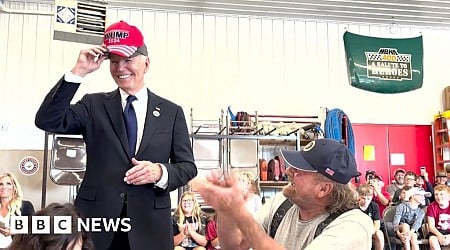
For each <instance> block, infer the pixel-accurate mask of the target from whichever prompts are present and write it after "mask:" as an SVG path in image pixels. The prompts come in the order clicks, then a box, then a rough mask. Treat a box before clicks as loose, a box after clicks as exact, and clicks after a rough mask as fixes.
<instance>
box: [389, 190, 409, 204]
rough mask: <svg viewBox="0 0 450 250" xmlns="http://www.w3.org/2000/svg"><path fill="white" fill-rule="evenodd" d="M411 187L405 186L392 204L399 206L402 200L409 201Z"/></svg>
mask: <svg viewBox="0 0 450 250" xmlns="http://www.w3.org/2000/svg"><path fill="white" fill-rule="evenodd" d="M410 189H411V187H410V186H404V187H403V188H402V189H401V191H400V195H399V196H398V200H397V202H392V203H391V205H392V206H397V205H398V204H400V203H402V202H407V201H408V198H409V195H408V192H409V190H410Z"/></svg>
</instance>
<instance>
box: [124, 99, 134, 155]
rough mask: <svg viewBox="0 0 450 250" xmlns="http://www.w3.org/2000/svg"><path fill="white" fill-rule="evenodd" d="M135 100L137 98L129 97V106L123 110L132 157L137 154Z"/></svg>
mask: <svg viewBox="0 0 450 250" xmlns="http://www.w3.org/2000/svg"><path fill="white" fill-rule="evenodd" d="M134 100H137V98H136V96H134V95H129V96H128V97H127V104H126V105H125V108H124V110H123V118H124V119H125V127H126V129H127V136H128V146H129V150H130V151H129V155H130V157H133V156H134V154H135V152H136V141H137V119H136V112H135V111H134V107H133V104H132V102H133V101H134Z"/></svg>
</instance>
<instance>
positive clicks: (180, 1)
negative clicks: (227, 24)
mask: <svg viewBox="0 0 450 250" xmlns="http://www.w3.org/2000/svg"><path fill="white" fill-rule="evenodd" d="M107 2H108V4H109V6H110V7H119V6H120V7H129V8H149V9H161V10H174V11H187V12H201V13H215V14H217V13H219V14H230V15H251V16H267V17H282V18H300V19H312V20H317V19H319V20H325V21H338V22H350V23H380V24H389V23H392V22H395V23H397V24H398V25H408V26H411V25H412V26H433V27H443V28H450V0H389V1H386V0H240V1H237V0H204V1H200V0H108V1H107Z"/></svg>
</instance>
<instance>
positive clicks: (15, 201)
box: [0, 172, 23, 215]
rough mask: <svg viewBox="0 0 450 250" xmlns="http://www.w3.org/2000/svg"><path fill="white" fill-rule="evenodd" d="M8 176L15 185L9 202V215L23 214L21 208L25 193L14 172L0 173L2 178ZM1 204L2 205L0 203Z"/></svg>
mask: <svg viewBox="0 0 450 250" xmlns="http://www.w3.org/2000/svg"><path fill="white" fill-rule="evenodd" d="M6 177H8V178H9V179H10V180H11V182H12V186H13V192H12V197H11V201H10V202H9V204H8V215H21V214H22V213H21V211H20V208H21V207H22V200H23V193H22V187H21V186H20V184H19V182H18V181H17V178H16V177H15V176H14V175H13V174H12V173H8V172H7V173H3V174H1V175H0V180H1V179H3V178H6ZM0 206H1V205H0Z"/></svg>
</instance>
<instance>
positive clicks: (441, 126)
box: [433, 111, 450, 171]
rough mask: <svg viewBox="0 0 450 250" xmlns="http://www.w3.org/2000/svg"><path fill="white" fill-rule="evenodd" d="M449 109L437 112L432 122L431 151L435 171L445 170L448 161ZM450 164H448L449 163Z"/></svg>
mask: <svg viewBox="0 0 450 250" xmlns="http://www.w3.org/2000/svg"><path fill="white" fill-rule="evenodd" d="M449 116H450V111H446V112H443V113H440V114H437V115H436V116H435V117H434V122H433V139H434V144H433V151H434V162H435V169H436V171H439V170H446V166H447V165H448V164H449V163H450V143H449V129H448V119H449ZM449 165H450V164H449Z"/></svg>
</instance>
